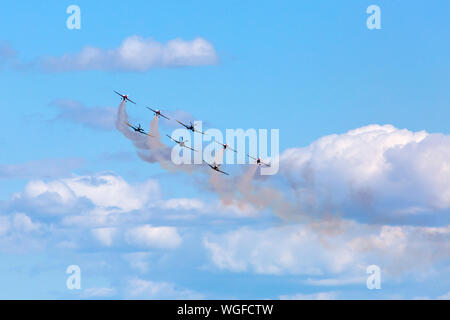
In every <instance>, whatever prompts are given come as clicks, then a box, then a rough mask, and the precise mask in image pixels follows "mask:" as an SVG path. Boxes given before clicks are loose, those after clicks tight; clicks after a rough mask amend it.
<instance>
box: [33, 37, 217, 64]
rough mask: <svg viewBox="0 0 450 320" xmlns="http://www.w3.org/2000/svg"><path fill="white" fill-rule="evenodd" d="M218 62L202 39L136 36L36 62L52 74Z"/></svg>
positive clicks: (212, 48) (214, 52)
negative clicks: (163, 40)
mask: <svg viewBox="0 0 450 320" xmlns="http://www.w3.org/2000/svg"><path fill="white" fill-rule="evenodd" d="M217 62H218V56H217V53H216V51H215V49H214V46H213V45H212V44H211V43H210V42H209V41H207V40H205V39H203V38H195V39H194V40H191V41H187V40H183V39H179V38H178V39H174V40H170V41H168V42H167V43H165V44H164V43H161V42H157V41H155V40H153V39H151V38H149V39H145V38H142V37H139V36H131V37H128V38H126V39H125V40H124V41H123V42H122V44H121V45H120V46H119V47H118V48H115V49H107V50H104V49H100V48H96V47H90V46H86V47H84V48H83V49H82V50H81V51H80V52H78V53H76V54H65V55H63V56H61V57H45V58H41V59H39V62H38V64H39V66H40V67H42V68H43V69H44V70H47V71H53V72H63V71H82V70H104V71H138V72H144V71H148V70H150V69H152V68H164V67H183V66H200V65H213V64H216V63H217Z"/></svg>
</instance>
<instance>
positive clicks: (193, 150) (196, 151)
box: [184, 146, 197, 152]
mask: <svg viewBox="0 0 450 320" xmlns="http://www.w3.org/2000/svg"><path fill="white" fill-rule="evenodd" d="M184 147H185V148H188V149H190V150H192V151H195V152H197V150H195V149H192V148H191V147H188V146H184Z"/></svg>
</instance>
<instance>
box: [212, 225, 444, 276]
mask: <svg viewBox="0 0 450 320" xmlns="http://www.w3.org/2000/svg"><path fill="white" fill-rule="evenodd" d="M346 224H347V225H346V232H345V233H342V234H340V235H335V236H333V237H329V238H328V237H325V238H324V237H322V236H321V234H320V233H318V232H317V230H314V228H311V227H310V226H305V225H289V226H282V227H272V228H267V229H261V230H258V229H251V228H240V229H237V230H235V231H231V232H227V233H225V234H222V235H209V236H207V237H205V239H204V246H205V248H206V249H207V250H208V251H209V253H210V258H211V261H212V263H213V264H214V265H215V266H216V267H218V268H219V269H222V270H230V271H234V272H253V273H256V274H274V275H281V274H297V275H309V276H315V277H322V276H323V275H326V274H328V275H329V274H333V275H334V276H333V278H335V275H351V276H352V277H353V278H355V277H362V276H365V272H366V270H365V268H366V267H367V266H368V265H370V264H377V265H379V266H380V267H382V268H383V270H384V271H385V272H386V274H388V275H399V274H403V275H406V274H409V273H411V272H416V271H417V272H419V271H420V273H421V274H422V275H424V274H425V273H427V272H431V269H432V267H433V265H437V264H438V263H445V262H446V261H447V260H448V258H449V257H450V256H449V252H450V241H449V240H450V226H447V227H440V228H432V227H412V226H382V227H380V228H376V227H374V226H370V225H363V224H358V223H354V222H346ZM325 279H326V278H325ZM309 281H310V282H314V280H309ZM325 282H326V281H325ZM322 284H324V283H322Z"/></svg>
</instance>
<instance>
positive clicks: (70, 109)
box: [50, 99, 117, 130]
mask: <svg viewBox="0 0 450 320" xmlns="http://www.w3.org/2000/svg"><path fill="white" fill-rule="evenodd" d="M50 105H52V106H54V107H56V108H58V111H59V113H58V114H57V116H56V118H55V120H65V121H70V122H74V123H79V124H82V125H84V126H86V127H89V128H92V129H99V130H114V128H115V127H114V124H115V121H116V114H117V111H116V109H115V108H111V107H93V108H88V107H86V106H85V105H83V104H82V103H79V102H77V101H73V100H67V99H58V100H55V101H53V102H52V103H51V104H50Z"/></svg>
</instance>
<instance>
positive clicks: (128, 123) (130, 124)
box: [127, 122, 137, 130]
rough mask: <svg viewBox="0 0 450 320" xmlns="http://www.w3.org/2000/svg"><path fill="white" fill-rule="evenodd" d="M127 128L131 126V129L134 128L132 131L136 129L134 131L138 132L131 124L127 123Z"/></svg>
mask: <svg viewBox="0 0 450 320" xmlns="http://www.w3.org/2000/svg"><path fill="white" fill-rule="evenodd" d="M127 126H129V127H130V128H132V129H134V130H137V129H136V128H135V127H133V126H132V125H131V124H129V123H128V122H127Z"/></svg>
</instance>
